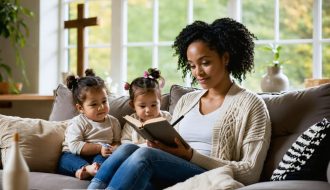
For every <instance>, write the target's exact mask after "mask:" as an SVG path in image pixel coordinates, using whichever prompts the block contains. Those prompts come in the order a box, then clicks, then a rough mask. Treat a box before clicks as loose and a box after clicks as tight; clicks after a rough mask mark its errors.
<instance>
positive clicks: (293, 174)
mask: <svg viewBox="0 0 330 190" xmlns="http://www.w3.org/2000/svg"><path fill="white" fill-rule="evenodd" d="M329 147H330V122H329V121H328V120H327V119H323V120H322V121H321V122H318V123H316V124H315V125H313V126H311V127H310V128H308V129H307V130H306V131H305V132H304V133H303V134H301V135H300V136H299V137H298V139H297V140H296V141H295V142H294V143H293V144H292V146H291V148H290V149H289V150H288V151H287V152H286V154H285V155H284V156H283V158H282V161H281V162H280V163H279V166H278V167H277V169H276V170H275V171H274V172H273V175H272V177H271V180H273V181H279V180H320V181H327V166H328V163H329V159H330V151H329Z"/></svg>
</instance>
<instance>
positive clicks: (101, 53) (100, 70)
mask: <svg viewBox="0 0 330 190" xmlns="http://www.w3.org/2000/svg"><path fill="white" fill-rule="evenodd" d="M86 53H88V68H92V69H93V70H94V72H95V74H96V75H98V76H99V77H101V78H102V79H104V80H106V78H107V77H108V76H109V73H110V62H111V50H110V48H89V49H86Z"/></svg>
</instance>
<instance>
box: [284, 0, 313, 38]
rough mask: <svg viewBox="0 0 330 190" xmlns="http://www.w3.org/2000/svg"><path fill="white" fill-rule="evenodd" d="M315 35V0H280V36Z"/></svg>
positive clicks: (309, 36)
mask: <svg viewBox="0 0 330 190" xmlns="http://www.w3.org/2000/svg"><path fill="white" fill-rule="evenodd" d="M312 37H313V0H291V1H288V0H280V38H281V39H310V38H312Z"/></svg>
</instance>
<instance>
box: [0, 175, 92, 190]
mask: <svg viewBox="0 0 330 190" xmlns="http://www.w3.org/2000/svg"><path fill="white" fill-rule="evenodd" d="M2 174H3V171H0V189H1V184H2V181H1V179H2ZM89 183H90V181H88V180H79V179H77V178H75V177H71V176H65V175H60V174H53V173H44V172H30V173H29V188H28V189H35V190H36V189H40V190H57V189H58V190H61V189H67V190H69V189H86V188H87V186H88V185H89Z"/></svg>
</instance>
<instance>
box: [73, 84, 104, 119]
mask: <svg viewBox="0 0 330 190" xmlns="http://www.w3.org/2000/svg"><path fill="white" fill-rule="evenodd" d="M76 106H77V109H78V110H79V112H80V113H83V114H85V116H86V117H87V118H88V119H91V120H93V121H97V122H102V121H104V118H105V116H106V115H107V114H108V113H109V110H110V108H109V102H108V96H107V92H106V90H105V89H102V90H89V91H87V93H86V99H85V101H84V103H83V105H82V106H81V105H79V104H77V105H76Z"/></svg>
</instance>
